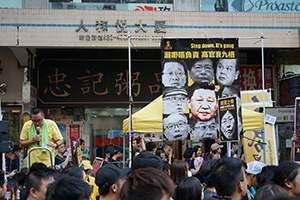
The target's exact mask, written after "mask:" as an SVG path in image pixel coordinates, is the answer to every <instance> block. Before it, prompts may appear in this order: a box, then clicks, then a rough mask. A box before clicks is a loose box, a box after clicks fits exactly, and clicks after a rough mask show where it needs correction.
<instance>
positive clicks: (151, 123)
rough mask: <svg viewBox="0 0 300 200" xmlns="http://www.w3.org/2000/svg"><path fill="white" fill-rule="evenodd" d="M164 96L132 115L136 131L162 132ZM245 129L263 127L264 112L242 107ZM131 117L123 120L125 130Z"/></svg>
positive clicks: (133, 127)
mask: <svg viewBox="0 0 300 200" xmlns="http://www.w3.org/2000/svg"><path fill="white" fill-rule="evenodd" d="M162 112H163V110H162V96H159V97H158V98H156V99H155V100H154V101H152V102H151V103H149V104H148V105H147V106H145V107H144V108H143V109H141V110H140V111H138V112H136V113H134V114H133V115H132V129H133V131H134V132H162V131H163V122H162ZM242 118H243V130H244V131H245V130H259V129H263V128H264V125H263V114H262V113H258V112H254V111H251V110H248V109H244V108H242ZM128 123H129V118H127V119H125V120H124V121H123V132H128Z"/></svg>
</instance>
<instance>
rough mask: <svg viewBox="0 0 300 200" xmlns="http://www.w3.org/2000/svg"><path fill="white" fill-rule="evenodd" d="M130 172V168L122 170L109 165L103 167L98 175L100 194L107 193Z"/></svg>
mask: <svg viewBox="0 0 300 200" xmlns="http://www.w3.org/2000/svg"><path fill="white" fill-rule="evenodd" d="M129 171H130V168H124V169H122V170H120V169H119V168H118V167H117V166H116V165H114V164H107V165H104V166H103V167H101V168H100V169H99V170H98V171H97V173H96V185H97V186H98V187H99V192H100V194H102V193H103V192H105V190H107V188H109V187H110V186H111V185H112V184H114V183H115V182H116V181H117V180H118V179H120V178H123V177H125V176H126V175H127V173H128V172H129Z"/></svg>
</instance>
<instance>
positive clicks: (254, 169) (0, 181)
mask: <svg viewBox="0 0 300 200" xmlns="http://www.w3.org/2000/svg"><path fill="white" fill-rule="evenodd" d="M134 143H135V146H134V148H133V149H134V150H133V151H134V152H137V154H136V155H135V158H134V159H133V161H132V166H131V168H128V167H127V168H122V169H121V168H120V166H119V165H118V163H117V162H116V160H115V159H114V158H116V155H119V154H120V153H123V152H121V148H119V147H115V148H112V147H108V148H107V149H106V151H105V155H106V156H105V159H104V161H103V164H102V166H101V168H100V169H99V170H98V171H97V172H96V173H95V174H94V177H93V176H91V175H90V171H91V170H92V169H93V166H91V162H90V161H89V160H87V159H85V158H83V161H82V163H83V164H82V165H81V166H76V165H72V164H70V163H69V157H70V156H69V152H67V153H66V154H67V156H64V160H60V161H62V163H64V164H62V168H59V169H52V168H49V167H47V166H46V165H45V164H43V163H34V164H32V165H31V167H30V168H29V169H27V168H24V169H23V170H22V171H21V172H17V173H15V174H13V176H11V177H10V175H5V174H4V173H3V171H0V200H2V199H3V200H4V199H5V197H6V199H21V200H24V199H28V200H34V199H36V200H52V199H61V200H70V199H72V200H82V199H90V200H95V199H100V200H120V199H122V200H140V199H143V200H170V199H174V200H202V199H203V200H214V199H232V200H238V199H239V200H252V199H254V200H269V199H298V198H299V199H300V190H299V187H300V173H299V172H300V165H299V164H297V163H295V162H292V161H285V162H282V163H280V164H279V166H266V165H265V164H264V163H262V162H259V161H253V162H250V163H248V164H246V163H245V162H244V161H243V160H242V159H240V158H236V155H235V154H234V153H233V154H231V157H228V156H224V157H222V158H220V153H221V148H222V147H223V145H220V144H218V143H213V144H212V145H211V154H210V156H209V157H208V158H206V159H204V158H203V155H204V153H203V152H202V149H201V147H200V146H198V145H196V146H194V148H186V150H185V152H184V155H183V157H184V160H175V161H173V160H172V159H171V156H170V152H171V146H170V145H169V144H166V143H165V144H164V146H163V147H161V148H156V145H155V143H154V142H148V143H146V144H145V141H144V138H143V137H142V138H139V139H137V140H135V142H134ZM235 147H236V144H235V143H234V144H233V145H232V149H234V148H235ZM16 149H17V147H16V148H15V150H16ZM61 149H65V146H62V145H59V146H58V147H57V148H56V150H57V156H60V157H61V155H60V154H59V152H61V154H62V152H63V151H62V150H61ZM155 149H156V151H155ZM17 151H19V150H17ZM64 151H65V150H64ZM17 153H18V152H14V154H17ZM14 159H15V158H14ZM8 187H10V191H9V193H8V192H7V191H6V188H8ZM8 196H9V197H10V198H8Z"/></svg>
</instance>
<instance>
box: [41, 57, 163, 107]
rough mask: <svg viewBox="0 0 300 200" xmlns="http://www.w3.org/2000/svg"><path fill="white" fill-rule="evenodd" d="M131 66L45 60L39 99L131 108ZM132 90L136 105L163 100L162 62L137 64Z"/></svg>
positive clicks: (46, 101) (125, 63)
mask: <svg viewBox="0 0 300 200" xmlns="http://www.w3.org/2000/svg"><path fill="white" fill-rule="evenodd" d="M127 66H128V61H126V60H125V61H123V60H121V61H118V60H98V61H93V60H72V61H70V60H61V61H58V60H44V61H43V62H41V64H40V65H39V66H38V92H39V93H38V99H39V101H40V102H41V103H42V104H66V103H72V104H80V105H84V104H85V105H88V104H101V103H126V104H127V103H128V90H129V87H128V82H129V80H128V70H127ZM141 66H143V67H142V68H141ZM131 87H132V95H133V97H134V99H135V102H139V101H143V102H145V101H151V100H152V99H154V98H156V97H157V96H159V95H160V94H161V71H160V62H159V61H149V60H147V62H145V61H133V62H132V76H131Z"/></svg>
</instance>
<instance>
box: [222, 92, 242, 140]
mask: <svg viewBox="0 0 300 200" xmlns="http://www.w3.org/2000/svg"><path fill="white" fill-rule="evenodd" d="M219 103H220V106H219V117H220V139H221V141H236V140H238V139H239V136H238V128H237V127H238V123H239V122H238V117H237V115H238V114H237V105H236V97H227V98H222V99H219Z"/></svg>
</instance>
